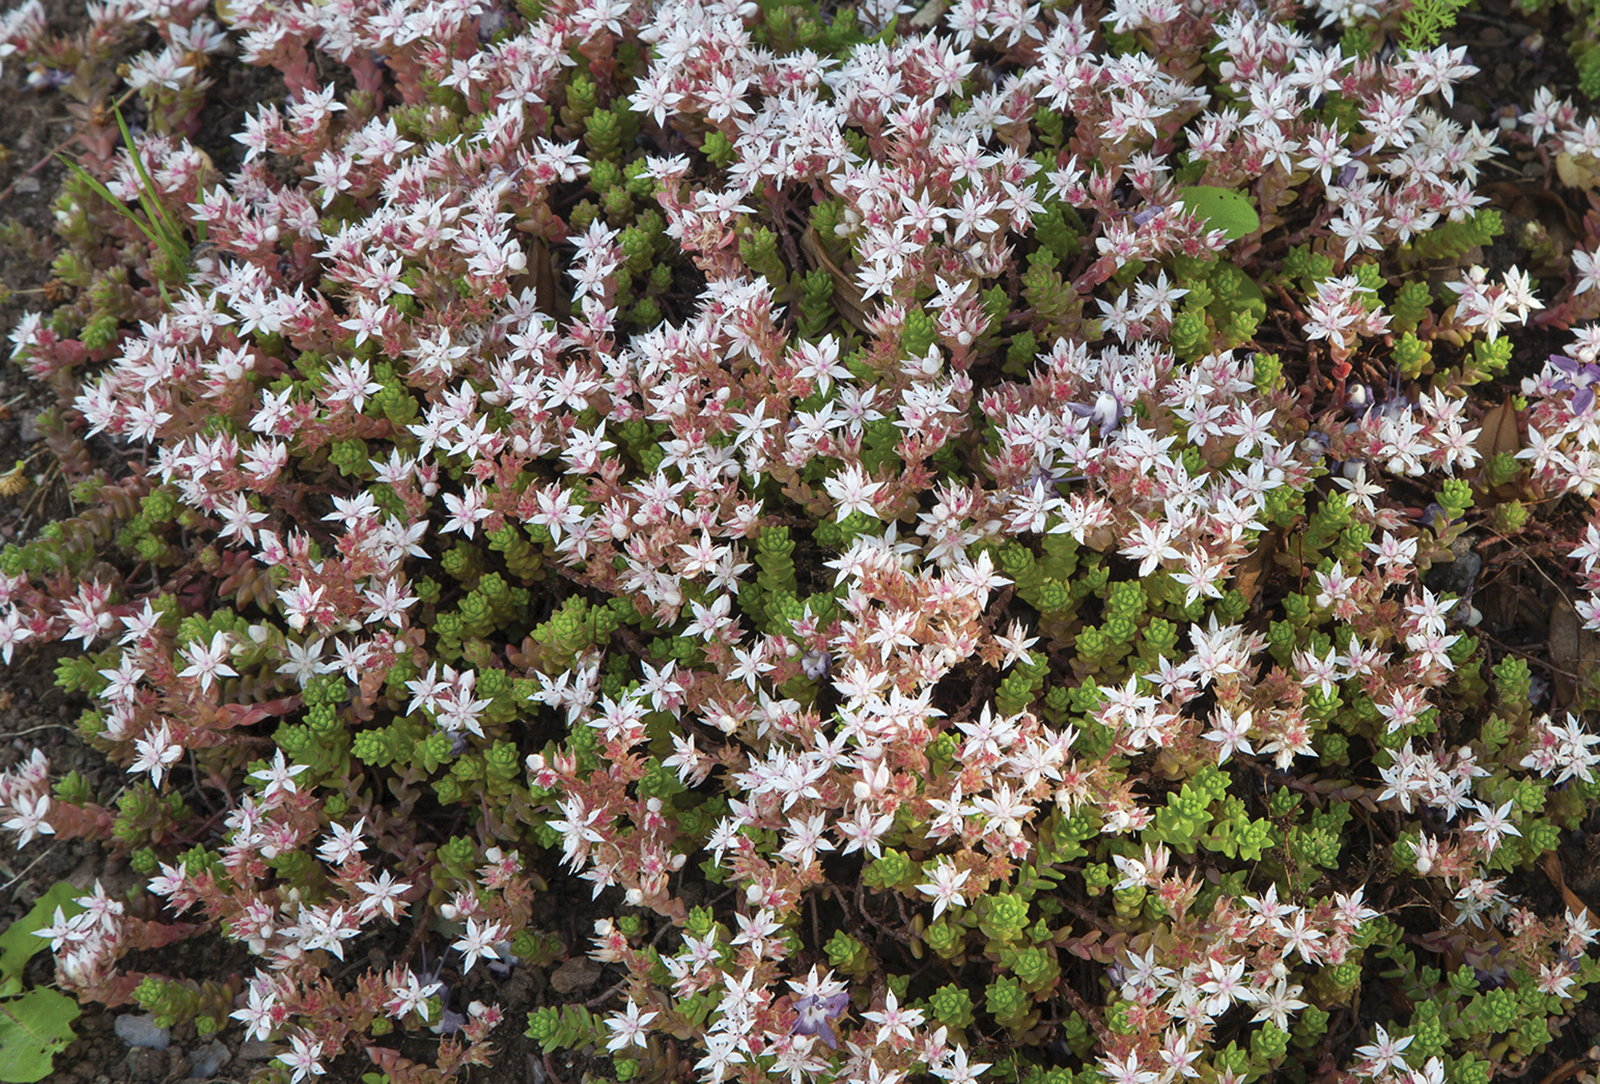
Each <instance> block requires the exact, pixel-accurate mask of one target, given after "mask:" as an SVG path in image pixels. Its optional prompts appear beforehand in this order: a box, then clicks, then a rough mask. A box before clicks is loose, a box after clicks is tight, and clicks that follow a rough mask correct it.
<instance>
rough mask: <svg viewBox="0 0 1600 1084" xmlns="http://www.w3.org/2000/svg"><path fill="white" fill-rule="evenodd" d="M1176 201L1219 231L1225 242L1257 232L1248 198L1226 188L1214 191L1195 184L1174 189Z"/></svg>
mask: <svg viewBox="0 0 1600 1084" xmlns="http://www.w3.org/2000/svg"><path fill="white" fill-rule="evenodd" d="M1178 199H1179V200H1180V201H1182V203H1183V205H1184V206H1185V207H1187V208H1188V209H1189V211H1190V212H1191V213H1193V214H1195V215H1198V216H1199V217H1200V218H1201V219H1203V220H1204V221H1205V223H1206V225H1208V226H1210V227H1211V228H1212V229H1214V230H1221V231H1222V232H1223V233H1224V234H1226V235H1227V238H1228V240H1230V241H1237V240H1238V239H1239V238H1241V237H1245V236H1248V235H1249V234H1252V233H1255V232H1256V231H1257V230H1259V229H1260V228H1261V216H1260V215H1258V214H1256V209H1255V207H1254V205H1252V204H1251V202H1250V197H1249V196H1246V195H1244V194H1243V193H1241V192H1235V191H1233V190H1232V189H1229V188H1214V187H1212V186H1211V185H1208V184H1197V185H1195V186H1193V187H1192V188H1180V189H1178Z"/></svg>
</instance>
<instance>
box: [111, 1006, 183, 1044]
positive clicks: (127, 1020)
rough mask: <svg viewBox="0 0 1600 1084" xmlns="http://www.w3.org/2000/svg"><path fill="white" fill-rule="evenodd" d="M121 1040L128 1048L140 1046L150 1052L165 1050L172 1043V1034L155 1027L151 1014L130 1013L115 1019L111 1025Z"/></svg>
mask: <svg viewBox="0 0 1600 1084" xmlns="http://www.w3.org/2000/svg"><path fill="white" fill-rule="evenodd" d="M112 1027H113V1029H114V1030H115V1031H116V1033H117V1038H119V1039H121V1040H122V1041H123V1042H124V1043H126V1044H127V1045H128V1046H142V1047H145V1048H147V1049H150V1050H165V1049H166V1048H167V1044H168V1043H170V1042H171V1041H172V1033H171V1031H170V1030H168V1029H167V1028H158V1027H156V1018H155V1015H154V1014H153V1013H130V1014H128V1015H126V1016H119V1017H117V1021H116V1023H115V1024H113V1025H112Z"/></svg>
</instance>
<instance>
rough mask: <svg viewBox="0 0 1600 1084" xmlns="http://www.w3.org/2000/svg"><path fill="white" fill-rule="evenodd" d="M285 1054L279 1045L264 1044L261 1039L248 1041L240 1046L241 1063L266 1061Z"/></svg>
mask: <svg viewBox="0 0 1600 1084" xmlns="http://www.w3.org/2000/svg"><path fill="white" fill-rule="evenodd" d="M281 1053H283V1047H282V1046H281V1045H279V1044H278V1043H269V1042H264V1041H262V1040H261V1039H246V1040H245V1041H244V1042H242V1043H240V1044H239V1060H240V1061H266V1060H267V1059H268V1058H275V1057H277V1056H278V1055H279V1054H281Z"/></svg>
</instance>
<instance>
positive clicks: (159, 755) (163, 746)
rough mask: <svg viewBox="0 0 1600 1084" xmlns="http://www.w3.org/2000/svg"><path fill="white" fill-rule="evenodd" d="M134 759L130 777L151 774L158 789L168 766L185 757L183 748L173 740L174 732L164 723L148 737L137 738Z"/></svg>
mask: <svg viewBox="0 0 1600 1084" xmlns="http://www.w3.org/2000/svg"><path fill="white" fill-rule="evenodd" d="M133 750H134V759H133V763H132V764H130V765H128V773H129V774H130V775H138V774H139V773H140V772H149V773H150V781H151V782H152V783H154V784H155V785H156V786H157V787H160V786H161V780H162V779H163V778H164V777H165V776H166V774H167V766H168V765H170V764H174V763H176V762H177V760H178V758H179V757H181V756H183V746H182V745H180V744H179V743H177V742H175V741H173V740H172V730H171V729H170V728H169V727H168V726H167V724H166V723H165V722H163V723H162V724H161V725H160V726H159V727H157V728H156V729H155V730H154V731H152V732H151V733H150V735H149V736H148V737H144V738H137V739H135V740H134V743H133Z"/></svg>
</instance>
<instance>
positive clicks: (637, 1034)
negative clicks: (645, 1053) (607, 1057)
mask: <svg viewBox="0 0 1600 1084" xmlns="http://www.w3.org/2000/svg"><path fill="white" fill-rule="evenodd" d="M660 1015H661V1014H660V1013H656V1012H647V1013H644V1014H640V1012H639V1006H638V1005H637V1004H635V1003H634V1002H632V1001H630V1002H628V1007H627V1009H625V1010H624V1011H622V1012H618V1013H612V1014H611V1016H610V1018H609V1019H607V1020H606V1027H608V1028H610V1029H611V1039H610V1041H609V1042H607V1043H606V1049H607V1050H612V1051H616V1050H623V1049H625V1048H627V1047H629V1046H637V1047H639V1048H641V1049H643V1048H644V1047H646V1046H648V1045H649V1039H648V1035H649V1028H647V1027H646V1026H645V1025H646V1024H648V1023H650V1021H652V1020H654V1019H655V1018H656V1017H658V1016H660Z"/></svg>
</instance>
